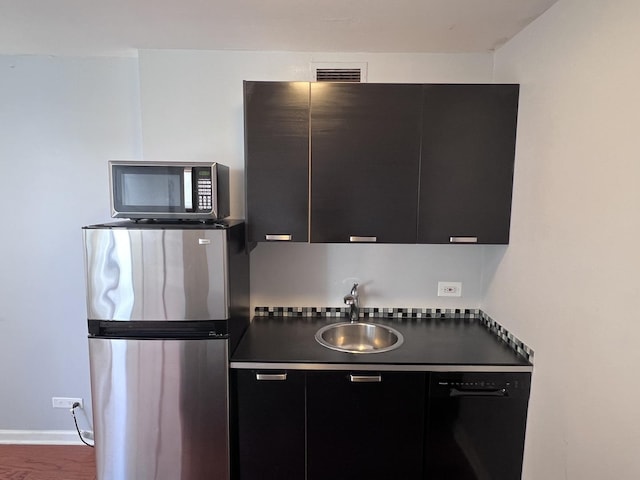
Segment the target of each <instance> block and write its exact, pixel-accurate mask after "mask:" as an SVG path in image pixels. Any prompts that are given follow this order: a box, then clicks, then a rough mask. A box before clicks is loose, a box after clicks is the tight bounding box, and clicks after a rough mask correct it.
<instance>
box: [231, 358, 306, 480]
mask: <svg viewBox="0 0 640 480" xmlns="http://www.w3.org/2000/svg"><path fill="white" fill-rule="evenodd" d="M233 375H234V381H235V382H234V383H235V389H236V409H235V415H236V425H237V428H236V431H235V432H234V433H235V437H236V438H235V443H236V452H235V455H234V456H235V457H236V458H235V461H234V462H233V464H234V474H233V478H234V479H236V480H284V479H286V480H304V479H305V374H304V372H302V371H288V372H284V371H264V372H263V371H256V370H234V371H233Z"/></svg>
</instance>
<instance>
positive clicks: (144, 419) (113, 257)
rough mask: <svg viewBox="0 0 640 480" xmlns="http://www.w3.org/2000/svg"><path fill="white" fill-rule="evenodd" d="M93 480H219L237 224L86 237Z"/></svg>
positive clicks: (241, 285) (238, 293) (243, 266)
mask: <svg viewBox="0 0 640 480" xmlns="http://www.w3.org/2000/svg"><path fill="white" fill-rule="evenodd" d="M83 236H84V246H85V266H86V287H87V317H88V330H89V357H90V371H91V395H92V407H93V422H94V438H95V449H96V467H97V479H98V480H206V479H211V480H227V479H229V477H230V473H229V470H230V464H229V463H230V462H229V388H228V383H229V379H228V361H229V355H230V353H231V351H232V350H233V348H234V347H235V345H236V344H237V342H238V340H239V338H240V336H241V334H242V333H243V331H244V329H245V328H246V326H247V325H248V322H249V257H248V254H247V252H246V250H245V233H244V223H242V222H240V221H229V222H225V223H222V224H217V225H209V224H202V223H195V224H188V223H173V224H158V223H154V222H148V223H146V222H138V223H136V222H117V223H111V224H103V225H91V226H87V227H84V228H83Z"/></svg>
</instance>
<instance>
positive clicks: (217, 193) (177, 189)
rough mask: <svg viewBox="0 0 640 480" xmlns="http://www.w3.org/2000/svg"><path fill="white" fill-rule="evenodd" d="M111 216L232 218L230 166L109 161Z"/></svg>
mask: <svg viewBox="0 0 640 480" xmlns="http://www.w3.org/2000/svg"><path fill="white" fill-rule="evenodd" d="M109 184H110V190H111V216H112V217H115V218H132V219H175V220H217V219H221V218H225V217H228V216H229V167H227V166H225V165H221V164H219V163H211V162H145V161H120V160H112V161H110V162H109Z"/></svg>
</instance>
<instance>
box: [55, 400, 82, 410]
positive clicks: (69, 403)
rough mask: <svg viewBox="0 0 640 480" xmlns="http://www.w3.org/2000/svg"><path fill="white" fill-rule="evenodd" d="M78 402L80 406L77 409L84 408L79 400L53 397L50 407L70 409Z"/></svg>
mask: <svg viewBox="0 0 640 480" xmlns="http://www.w3.org/2000/svg"><path fill="white" fill-rule="evenodd" d="M76 402H78V403H79V404H80V406H79V407H78V408H84V402H83V401H82V399H81V398H71V397H53V398H51V405H52V406H53V408H68V409H71V408H72V407H73V404H74V403H76Z"/></svg>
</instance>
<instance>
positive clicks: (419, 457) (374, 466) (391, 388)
mask: <svg viewBox="0 0 640 480" xmlns="http://www.w3.org/2000/svg"><path fill="white" fill-rule="evenodd" d="M425 402H426V399H425V373H424V372H380V373H379V374H377V373H373V372H361V373H358V372H341V371H338V372H309V373H308V374H307V479H308V480H326V479H329V478H330V479H332V480H376V479H380V480H389V479H403V480H421V479H422V478H423V476H422V471H423V451H424V450H423V449H422V445H423V441H424V411H425V404H426V403H425Z"/></svg>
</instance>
